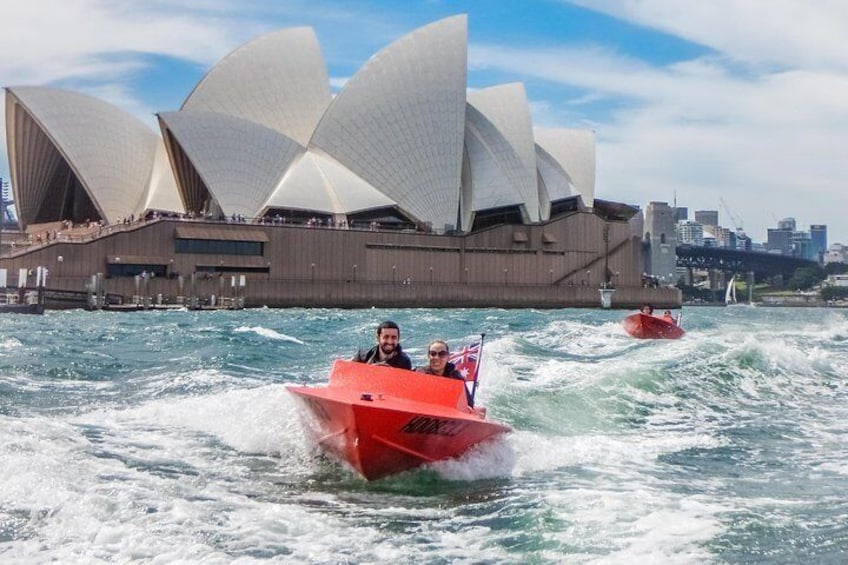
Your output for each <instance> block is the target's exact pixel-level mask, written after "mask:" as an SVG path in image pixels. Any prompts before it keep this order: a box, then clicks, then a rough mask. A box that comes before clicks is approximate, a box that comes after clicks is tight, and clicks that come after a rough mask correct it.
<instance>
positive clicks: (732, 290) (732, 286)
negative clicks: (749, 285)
mask: <svg viewBox="0 0 848 565" xmlns="http://www.w3.org/2000/svg"><path fill="white" fill-rule="evenodd" d="M734 304H738V302H736V275H733V276H732V277H730V282H728V283H727V290H726V291H725V293H724V305H725V306H733V305H734Z"/></svg>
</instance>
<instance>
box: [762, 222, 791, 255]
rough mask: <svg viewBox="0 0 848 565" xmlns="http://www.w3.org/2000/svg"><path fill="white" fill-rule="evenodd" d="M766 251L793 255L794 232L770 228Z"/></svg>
mask: <svg viewBox="0 0 848 565" xmlns="http://www.w3.org/2000/svg"><path fill="white" fill-rule="evenodd" d="M766 249H767V250H768V251H769V252H770V253H780V254H781V255H792V230H785V229H780V228H778V229H774V228H769V229H768V241H767V242H766Z"/></svg>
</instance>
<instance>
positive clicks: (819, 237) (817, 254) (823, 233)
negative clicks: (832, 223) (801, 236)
mask: <svg viewBox="0 0 848 565" xmlns="http://www.w3.org/2000/svg"><path fill="white" fill-rule="evenodd" d="M810 240H811V241H812V244H813V255H814V257H813V259H815V260H816V261H818V262H819V263H823V262H824V254H825V252H826V251H827V226H826V225H824V224H813V225H811V226H810Z"/></svg>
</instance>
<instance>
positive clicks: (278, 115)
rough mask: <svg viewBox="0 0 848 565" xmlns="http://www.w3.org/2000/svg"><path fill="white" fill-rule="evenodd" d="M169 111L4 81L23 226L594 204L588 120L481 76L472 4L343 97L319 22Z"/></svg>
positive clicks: (495, 214)
mask: <svg viewBox="0 0 848 565" xmlns="http://www.w3.org/2000/svg"><path fill="white" fill-rule="evenodd" d="M157 117H158V123H159V127H160V132H154V131H153V130H152V129H150V128H149V127H147V126H146V125H145V124H143V123H142V122H140V121H139V120H138V119H136V118H134V117H133V116H131V115H130V114H128V113H126V112H124V111H122V110H120V109H118V108H116V107H114V106H112V105H110V104H107V103H105V102H102V101H99V100H96V99H94V98H91V97H89V96H86V95H83V94H79V93H75V92H68V91H64V90H59V89H54V88H46V87H7V88H6V135H7V145H8V152H9V162H10V167H11V177H12V186H13V193H14V199H15V203H16V211H17V215H18V218H19V222H20V224H21V226H22V228H27V227H28V226H30V225H34V224H42V223H48V222H55V221H68V220H69V221H71V222H74V223H79V222H85V221H86V220H91V221H95V222H102V224H103V225H106V226H113V225H120V224H122V223H125V222H126V221H127V219H128V218H134V219H137V218H141V217H147V216H149V215H150V214H151V213H154V212H155V213H157V215H159V216H162V215H164V216H169V215H172V216H179V217H184V218H207V219H210V220H211V219H214V220H225V219H226V220H232V219H237V220H238V221H239V222H242V223H246V224H250V223H266V222H269V223H270V222H281V223H286V224H288V225H302V224H304V223H305V222H314V221H317V222H318V223H319V225H324V226H327V225H332V226H351V227H353V226H368V225H372V226H373V225H374V224H377V225H379V226H382V227H385V226H393V227H395V228H396V229H405V230H408V231H414V232H418V233H432V234H453V235H456V234H460V235H461V234H472V233H475V232H478V231H480V230H484V229H486V228H489V227H492V226H497V225H539V224H544V223H545V222H548V221H550V220H551V219H552V218H555V217H557V216H558V215H561V214H563V213H573V212H584V213H585V212H587V211H588V212H589V213H590V214H591V213H592V211H593V209H595V210H597V209H598V208H597V207H598V202H596V201H595V136H594V133H593V132H592V131H588V130H576V129H540V128H534V126H533V123H532V120H531V116H530V108H529V104H528V101H527V96H526V93H525V90H524V87H523V85H522V84H520V83H510V84H502V85H495V86H492V87H489V88H483V89H479V90H473V91H469V90H468V88H467V21H466V16H465V15H458V16H453V17H448V18H446V19H443V20H440V21H437V22H434V23H432V24H429V25H426V26H424V27H422V28H419V29H417V30H414V31H413V32H411V33H409V34H408V35H406V36H403V37H401V38H400V39H398V40H397V41H395V42H394V43H392V44H390V45H389V46H387V47H386V48H384V49H383V50H382V51H380V52H378V53H377V54H375V55H374V56H372V57H371V58H370V59H369V60H368V61H367V62H366V63H365V65H364V66H363V67H362V68H361V69H360V70H359V71H358V72H357V73H355V75H354V76H352V77H351V78H350V79H349V80H348V81H347V82H346V84H345V85H344V87H343V88H342V89H341V90H340V91H339V92H337V93H335V95H334V94H333V92H332V91H331V89H330V80H329V77H328V74H327V68H326V65H325V63H324V60H323V56H322V53H321V49H320V46H319V43H318V40H317V38H316V36H315V34H314V32H313V30H312V29H311V28H305V27H303V28H293V29H283V30H279V31H274V32H271V33H268V34H265V35H262V36H260V37H258V38H256V39H254V40H252V41H250V42H248V43H247V44H244V45H242V46H241V47H239V48H237V49H236V50H234V51H233V52H231V53H230V54H229V55H227V56H226V57H224V58H223V59H222V60H221V61H219V62H218V63H217V64H216V65H214V66H213V67H212V68H211V69H210V70H209V71H208V73H207V74H206V75H205V76H204V77H203V78H202V79H201V80H200V82H199V83H198V84H197V85H196V86H195V88H194V89H193V91H192V92H191V93H190V94H189V95H188V96H187V98H186V99H185V101H184V103H183V104H182V106H181V107H180V108H179V109H178V110H176V111H169V112H161V113H159V114H158V115H157ZM601 204H603V203H601ZM609 204H610V205H612V207H613V208H614V209H617V210H618V212H621V211H622V210H624V209H625V208H628V207H626V206H625V205H615V203H609ZM613 215H615V214H613ZM625 215H630V216H632V215H633V210H630V211H627V214H625ZM590 224H591V225H592V226H595V225H596V224H595V223H591V222H590ZM590 224H587V225H590ZM600 224H603V219H602V220H601V221H600V223H599V224H597V225H600ZM581 229H584V228H581ZM586 229H588V228H586ZM592 229H593V230H594V229H595V228H594V227H593V228H592ZM592 233H595V232H592ZM628 236H629V232H628V233H627V234H624V235H622V237H621V239H622V240H624V239H626V238H627V237H628ZM549 239H552V240H553V241H555V240H556V238H555V237H554V238H550V237H549ZM596 239H597V238H596ZM172 262H173V261H172ZM266 263H267V264H268V267H269V269H270V265H271V262H270V261H266ZM634 268H635V267H634ZM312 269H313V271H314V270H315V264H314V263H312ZM432 270H433V268H432V267H431V272H432ZM467 270H468V269H467V268H466V271H467ZM546 270H547V269H546ZM551 272H552V273H553V269H551ZM313 276H314V273H313ZM431 278H432V275H431ZM551 278H553V277H551ZM558 278H559V277H558Z"/></svg>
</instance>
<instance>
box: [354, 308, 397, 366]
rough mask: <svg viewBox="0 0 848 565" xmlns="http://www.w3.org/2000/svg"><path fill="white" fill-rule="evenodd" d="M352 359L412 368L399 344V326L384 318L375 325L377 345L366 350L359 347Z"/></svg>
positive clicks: (360, 361)
mask: <svg viewBox="0 0 848 565" xmlns="http://www.w3.org/2000/svg"><path fill="white" fill-rule="evenodd" d="M353 360H354V361H357V362H359V363H370V364H374V365H388V366H390V367H396V368H398V369H408V370H410V371H411V370H412V360H410V358H409V355H407V354H406V353H404V352H403V349H402V348H401V346H400V327H399V326H398V325H397V324H396V323H395V322H393V321H391V320H386V321H385V322H383V323H381V324H380V325H379V326H377V345H375V346H374V347H372V348H371V349H369V350H367V351H363V350H362V349H360V350H359V351H358V352H357V353H356V355H354V357H353Z"/></svg>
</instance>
